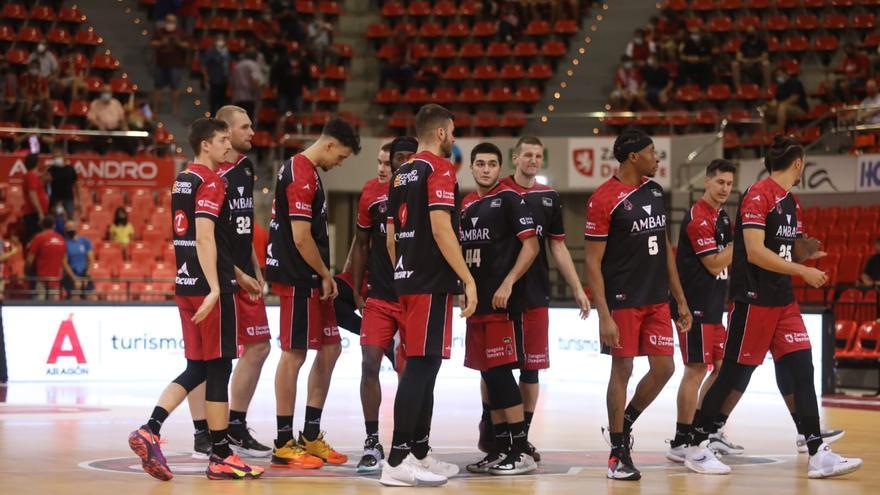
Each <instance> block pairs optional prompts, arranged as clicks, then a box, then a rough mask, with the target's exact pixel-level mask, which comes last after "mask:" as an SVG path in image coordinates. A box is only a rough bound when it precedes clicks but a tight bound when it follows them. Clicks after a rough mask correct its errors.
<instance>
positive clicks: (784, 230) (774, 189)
mask: <svg viewBox="0 0 880 495" xmlns="http://www.w3.org/2000/svg"><path fill="white" fill-rule="evenodd" d="M799 216H800V204H799V203H798V200H797V197H795V196H794V195H793V194H791V193H790V192H787V191H786V190H785V189H783V188H782V186H780V185H779V184H777V183H776V181H774V180H773V179H771V178H769V177H768V178H766V179H763V180H761V181H758V182H756V183H754V184H752V186H751V187H749V189H748V190H747V191H746V192H745V194H743V197H742V202H741V203H740V206H739V211H738V212H737V215H736V230H735V232H734V235H735V238H734V242H733V267H732V274H731V275H732V276H731V281H730V297H731V299H733V301H734V304H733V311H732V312H731V314H730V323H729V326H730V328H729V329H728V337H727V344H726V349H725V351H724V359H725V360H728V361H733V362H737V363H739V364H745V365H759V364H761V363H762V362H764V358H765V356H766V355H767V351H770V353H771V354H772V355H773V359H774V360H779V359H780V358H782V357H783V356H785V355H787V354H790V353H792V352H795V351H800V350H803V349H809V348H810V337H809V335H808V334H807V328H806V326H805V325H804V320H803V318H802V317H801V310H800V307H799V306H798V304H797V302H795V300H794V294H793V293H792V290H791V277H790V276H789V275H784V274H782V273H775V272H771V271H768V270H764V269H763V268H760V267H758V266H756V265H754V264H752V263H749V260H748V256H747V254H746V246H745V242H744V236H743V229H763V230H764V235H765V237H764V246H766V247H767V249H769V250H771V251H773V252H774V253H776V254H778V255H779V256H780V257H782V258H784V259H785V260H786V261H791V252H792V249H793V247H794V243H795V240H796V239H797V238H798V237H800V235H801V233H802V231H801V222H800V220H799V218H798V217H799Z"/></svg>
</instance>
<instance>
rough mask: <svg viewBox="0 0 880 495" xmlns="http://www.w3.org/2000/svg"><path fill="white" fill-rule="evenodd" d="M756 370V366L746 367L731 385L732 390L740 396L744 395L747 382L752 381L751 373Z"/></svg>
mask: <svg viewBox="0 0 880 495" xmlns="http://www.w3.org/2000/svg"><path fill="white" fill-rule="evenodd" d="M739 366H742V365H739ZM756 368H757V366H746V367H745V370H744V371H743V372H742V373H740V374H739V375H738V376H737V379H736V381H735V382H734V384H733V389H734V390H736V391H737V392H739V393H741V394H742V393H745V391H746V388H748V386H749V382H750V381H752V373H753V372H754V371H755V369H756Z"/></svg>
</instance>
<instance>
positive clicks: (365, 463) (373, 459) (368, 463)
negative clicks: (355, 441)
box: [357, 437, 385, 473]
mask: <svg viewBox="0 0 880 495" xmlns="http://www.w3.org/2000/svg"><path fill="white" fill-rule="evenodd" d="M384 458H385V450H384V449H383V448H382V444H381V443H379V439H378V438H377V437H367V439H366V440H364V456H363V457H361V460H360V462H358V465H357V472H358V473H375V472H377V471H379V470H380V469H382V459H384Z"/></svg>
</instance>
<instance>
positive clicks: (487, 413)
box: [480, 402, 492, 424]
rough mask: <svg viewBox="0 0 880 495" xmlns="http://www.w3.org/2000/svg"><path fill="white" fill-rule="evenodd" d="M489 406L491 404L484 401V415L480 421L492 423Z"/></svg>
mask: <svg viewBox="0 0 880 495" xmlns="http://www.w3.org/2000/svg"><path fill="white" fill-rule="evenodd" d="M489 407H490V406H489V404H487V403H485V402H483V415H482V416H480V421H484V422H486V423H489V424H492V415H491V414H490V411H489Z"/></svg>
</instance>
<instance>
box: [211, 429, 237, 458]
mask: <svg viewBox="0 0 880 495" xmlns="http://www.w3.org/2000/svg"><path fill="white" fill-rule="evenodd" d="M228 434H229V430H211V444H212V445H211V453H212V454H214V455H216V456H218V457H220V458H221V459H226V458H227V457H229V456H230V455H232V450H230V449H229V439H227V438H226V437H227V436H228Z"/></svg>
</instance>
